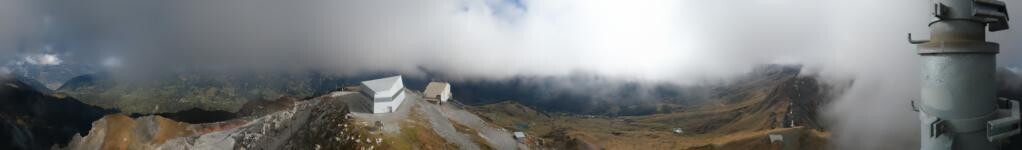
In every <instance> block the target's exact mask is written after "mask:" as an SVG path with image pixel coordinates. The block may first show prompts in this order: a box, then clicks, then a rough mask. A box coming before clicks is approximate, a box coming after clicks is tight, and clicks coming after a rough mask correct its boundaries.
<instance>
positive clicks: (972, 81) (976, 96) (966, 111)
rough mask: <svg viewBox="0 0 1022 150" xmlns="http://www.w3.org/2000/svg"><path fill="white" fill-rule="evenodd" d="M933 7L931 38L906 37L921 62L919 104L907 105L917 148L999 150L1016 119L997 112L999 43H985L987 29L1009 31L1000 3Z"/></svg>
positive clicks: (938, 1) (960, 0)
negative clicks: (915, 122) (914, 118)
mask: <svg viewBox="0 0 1022 150" xmlns="http://www.w3.org/2000/svg"><path fill="white" fill-rule="evenodd" d="M933 7H934V8H933V15H934V17H935V19H934V21H933V22H931V23H930V24H929V26H930V33H931V34H930V39H929V40H922V41H916V40H912V37H911V34H910V35H909V42H910V43H913V44H918V52H919V55H920V56H921V57H922V58H921V59H920V61H921V62H920V63H921V64H922V69H921V70H922V71H921V75H922V76H921V77H922V82H921V87H922V89H921V91H920V96H921V97H920V98H921V101H920V103H918V104H916V103H915V102H913V105H912V106H913V108H916V110H918V112H919V119H920V121H921V125H920V131H921V136H920V144H921V145H920V149H927V150H930V149H969V150H990V149H998V148H999V145H1000V144H999V143H1000V141H1002V140H1003V139H1005V138H1007V137H1009V136H1011V135H1014V134H1018V133H1017V130H1018V119H1014V120H1012V117H1014V118H1018V116H1017V114H1015V115H1014V116H1013V115H1012V114H1010V113H1008V114H1005V112H1009V110H1010V109H1009V110H999V108H998V101H997V97H996V89H995V87H996V83H995V81H994V71H995V67H996V57H995V56H996V55H997V53H998V44H997V43H992V42H987V41H986V31H987V30H989V31H1000V30H1005V29H1008V24H1007V23H1008V21H1007V20H1008V15H1007V9H1006V8H1005V5H1004V2H1001V1H997V0H933ZM1012 107H1013V108H1014V109H1017V108H1018V106H1012ZM1016 111H1017V110H1016ZM993 120H1000V121H994V122H993V124H992V123H991V121H993ZM1012 124H1014V125H1012ZM995 126H996V127H995Z"/></svg>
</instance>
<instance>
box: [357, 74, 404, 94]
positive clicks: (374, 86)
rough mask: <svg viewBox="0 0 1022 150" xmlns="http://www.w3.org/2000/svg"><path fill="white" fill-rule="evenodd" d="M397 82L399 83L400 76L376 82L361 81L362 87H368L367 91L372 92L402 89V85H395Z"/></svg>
mask: <svg viewBox="0 0 1022 150" xmlns="http://www.w3.org/2000/svg"><path fill="white" fill-rule="evenodd" d="M398 82H401V76H400V75H398V76H392V77H386V78H381V79H376V80H369V81H362V85H365V86H366V87H369V90H372V91H390V90H397V89H401V88H402V87H401V85H403V84H397V83H398Z"/></svg>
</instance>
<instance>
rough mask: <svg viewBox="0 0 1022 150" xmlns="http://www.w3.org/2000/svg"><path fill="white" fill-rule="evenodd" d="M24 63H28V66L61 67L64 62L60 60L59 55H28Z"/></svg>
mask: <svg viewBox="0 0 1022 150" xmlns="http://www.w3.org/2000/svg"><path fill="white" fill-rule="evenodd" d="M24 61H25V62H27V63H28V64H33V65H43V66H51V65H60V63H61V62H63V61H61V60H60V58H58V57H57V55H53V54H35V55H28V56H25V59H24Z"/></svg>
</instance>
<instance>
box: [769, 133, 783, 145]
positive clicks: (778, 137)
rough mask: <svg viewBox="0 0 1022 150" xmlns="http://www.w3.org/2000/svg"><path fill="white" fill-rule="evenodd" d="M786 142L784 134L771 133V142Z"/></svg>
mask: <svg viewBox="0 0 1022 150" xmlns="http://www.w3.org/2000/svg"><path fill="white" fill-rule="evenodd" d="M777 142H784V136H783V135H780V134H770V143H777Z"/></svg>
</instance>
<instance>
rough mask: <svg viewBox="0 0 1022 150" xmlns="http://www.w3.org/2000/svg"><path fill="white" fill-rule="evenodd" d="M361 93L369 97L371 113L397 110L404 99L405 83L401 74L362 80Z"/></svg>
mask: <svg viewBox="0 0 1022 150" xmlns="http://www.w3.org/2000/svg"><path fill="white" fill-rule="evenodd" d="M359 86H361V89H362V90H361V93H362V94H364V95H366V96H367V97H369V99H371V101H372V103H370V104H369V105H370V107H371V108H372V111H373V113H389V112H394V111H395V110H397V108H398V107H399V106H401V103H402V102H404V101H405V92H404V89H405V85H404V83H403V81H402V80H401V76H400V75H399V76H393V77H387V78H382V79H376V80H369V81H363V82H362V84H361V85H359Z"/></svg>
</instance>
